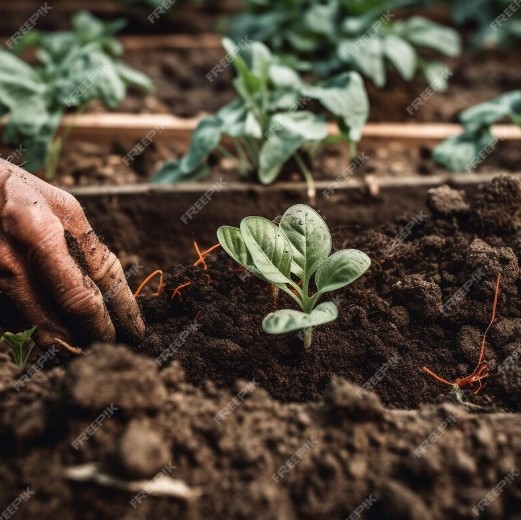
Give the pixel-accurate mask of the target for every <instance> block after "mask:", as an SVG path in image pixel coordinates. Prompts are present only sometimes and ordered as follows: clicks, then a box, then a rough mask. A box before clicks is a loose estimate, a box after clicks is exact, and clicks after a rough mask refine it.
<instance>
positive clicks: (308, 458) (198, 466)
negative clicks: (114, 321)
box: [0, 177, 521, 520]
mask: <svg viewBox="0 0 521 520" xmlns="http://www.w3.org/2000/svg"><path fill="white" fill-rule="evenodd" d="M150 201H151V203H152V204H155V202H156V201H155V200H154V198H151V199H150ZM271 204H273V202H271ZM269 205H270V204H267V206H269ZM322 205H323V210H324V214H325V215H326V216H328V215H336V216H337V218H340V216H339V213H340V212H339V211H338V209H339V208H338V207H336V206H335V205H334V204H330V205H329V206H327V205H326V204H322ZM414 205H417V207H418V211H417V212H414V211H410V209H407V210H405V211H406V213H408V215H407V216H405V215H404V216H403V217H400V218H399V219H398V220H397V221H395V222H393V221H394V219H392V220H390V221H389V223H388V224H385V225H384V226H378V227H377V228H375V229H373V230H369V231H366V232H357V231H356V230H355V229H353V228H351V227H349V226H346V227H337V225H336V223H334V222H332V220H334V219H333V218H329V217H328V218H329V222H330V225H331V226H332V228H333V234H334V237H335V246H336V247H344V246H347V247H358V248H360V249H362V250H364V251H366V252H367V253H368V254H369V255H370V256H371V257H372V259H373V265H372V267H371V269H370V271H369V272H368V273H367V274H366V275H364V276H363V277H362V278H360V279H359V280H358V281H357V282H355V283H354V284H353V285H352V286H351V287H349V288H348V289H346V290H345V291H341V292H340V294H339V300H338V304H339V306H340V317H339V320H337V322H335V323H334V324H331V325H328V326H325V327H322V328H318V329H317V330H316V334H315V342H314V344H313V346H312V349H311V350H310V351H309V352H306V353H302V351H301V349H300V345H299V343H298V342H297V341H296V340H295V338H294V337H293V335H290V336H288V337H279V338H272V337H267V336H266V335H265V334H264V333H263V332H262V331H261V330H260V321H261V318H262V315H263V313H265V312H268V311H270V310H271V309H272V308H273V302H272V300H271V299H270V296H269V293H268V291H267V289H266V287H265V286H263V284H261V283H260V282H257V281H255V280H254V279H252V278H247V279H246V281H245V282H241V281H240V280H239V278H238V277H239V276H240V273H237V272H235V271H234V269H233V264H232V263H231V262H229V261H228V260H227V259H226V258H225V257H224V255H223V254H215V255H213V256H212V258H211V259H209V262H208V264H209V273H210V275H211V277H212V280H211V282H210V283H208V282H207V281H206V280H205V279H204V277H202V276H201V271H200V270H199V269H195V268H183V267H180V266H177V267H173V268H171V269H170V270H169V273H170V274H169V276H168V279H167V289H166V291H165V292H164V293H163V295H162V296H160V297H159V298H156V299H154V298H146V297H143V298H142V304H143V310H144V313H145V316H146V317H147V320H148V323H149V327H148V332H147V338H146V339H145V341H144V342H143V343H142V344H141V345H139V346H137V347H135V348H134V351H137V352H138V353H141V354H138V353H136V352H134V353H132V352H131V351H129V350H128V349H127V348H125V347H123V346H119V347H115V346H112V345H101V344H98V345H96V346H93V347H92V348H91V349H89V350H88V353H87V355H85V356H82V357H80V358H79V359H76V360H74V361H73V362H72V363H71V364H70V365H69V366H65V367H55V368H51V369H50V368H49V367H46V368H45V370H43V371H40V372H38V373H37V374H35V375H34V376H33V377H32V378H31V380H30V381H29V382H28V383H27V384H26V385H25V386H24V387H23V388H22V390H21V391H20V392H17V391H16V390H15V389H14V388H13V385H14V384H16V382H17V381H18V380H19V379H18V378H19V377H20V375H21V374H20V372H19V371H18V370H17V369H16V368H15V367H14V365H13V364H12V363H11V361H10V360H9V358H8V356H7V351H6V349H5V346H2V347H0V457H1V460H2V463H1V464H0V479H1V482H2V486H0V508H1V509H3V508H6V507H7V506H8V505H9V504H10V503H11V502H12V501H13V500H14V499H15V498H16V497H17V496H18V495H19V494H20V493H21V492H22V491H23V490H26V489H27V487H28V486H29V488H30V489H31V490H32V491H33V492H34V495H32V497H31V498H30V499H29V500H27V501H24V502H23V503H22V504H21V505H20V506H19V509H20V510H19V512H18V513H17V515H16V516H17V518H21V519H26V518H44V519H47V518H49V519H50V518H60V519H62V518H63V519H65V520H69V519H75V520H76V519H94V518H103V519H104V518H107V519H112V518H129V519H149V518H154V519H156V518H157V519H166V518H172V517H176V518H186V519H190V520H199V519H203V518H205V519H206V518H212V519H216V520H221V519H223V520H224V519H226V520H235V519H237V520H239V519H245V518H255V519H257V518H258V519H262V520H264V519H276V520H287V519H290V520H297V519H298V520H301V519H304V520H317V519H318V520H322V519H324V520H326V519H327V520H329V519H339V520H342V519H345V518H349V515H352V514H354V512H355V510H357V508H358V507H359V506H360V505H361V504H362V503H364V501H365V504H366V507H363V509H364V512H363V514H364V516H363V517H364V518H367V519H369V520H402V519H411V520H412V519H414V520H416V519H418V518H422V519H433V520H438V519H440V520H445V519H470V518H475V514H474V513H473V509H475V508H476V505H477V504H478V503H480V501H481V500H482V499H484V497H485V496H486V495H487V494H488V493H490V492H491V491H492V490H493V489H494V488H496V486H497V485H498V483H499V482H503V484H504V489H503V492H502V493H501V494H500V496H499V497H498V498H496V499H495V500H493V501H491V502H492V503H491V504H490V505H487V506H486V507H485V506H484V507H483V513H482V514H483V518H489V519H497V520H499V519H512V520H519V511H520V510H521V484H520V480H519V478H516V477H515V475H516V474H517V473H519V469H520V468H519V460H521V441H520V438H519V431H520V428H521V419H520V418H519V414H518V413H504V412H501V410H510V411H513V412H519V410H520V405H521V402H520V400H519V395H520V387H521V377H520V367H519V363H517V364H515V363H512V364H507V368H504V369H503V370H501V371H500V373H498V368H497V367H498V364H501V363H503V362H504V361H505V360H506V359H507V357H508V356H509V355H515V353H516V352H519V348H520V347H519V343H518V341H517V336H518V332H519V328H520V327H521V311H520V310H519V308H520V306H519V293H518V289H519V282H520V277H519V265H518V258H519V255H520V254H521V249H520V247H521V246H520V244H521V242H520V241H519V233H520V229H521V228H520V225H521V220H520V216H521V215H520V213H521V183H519V182H518V181H514V180H513V179H510V178H508V177H500V178H497V179H495V180H494V181H492V182H491V183H490V184H489V185H486V186H484V187H483V188H482V189H480V190H478V191H477V192H474V193H473V194H469V195H465V194H464V193H459V192H455V191H453V190H452V191H451V190H450V189H449V188H439V189H437V190H435V191H434V192H431V193H430V195H429V199H428V204H427V205H428V207H429V208H430V211H429V212H427V211H426V210H425V209H424V208H425V207H424V206H423V204H421V200H416V201H412V202H411V203H410V204H409V206H408V207H409V208H412V207H414ZM211 206H212V204H209V205H208V209H210V208H211ZM403 206H404V209H405V204H404V205H403ZM335 207H336V209H335ZM369 208H370V206H369ZM369 208H368V211H369V212H370V211H371V210H370V209H369ZM420 209H421V210H423V212H424V219H423V221H422V222H419V223H418V224H417V225H415V226H414V227H413V229H412V233H411V234H410V235H409V236H407V237H404V239H403V240H402V241H400V240H396V239H395V240H394V241H393V238H395V237H396V234H397V233H399V232H400V231H401V230H402V229H403V228H404V226H405V225H406V224H407V222H409V221H410V220H411V218H414V217H416V219H417V221H418V213H419V211H420ZM175 211H176V210H173V212H174V213H175ZM232 213H233V212H232ZM398 213H399V212H397V211H396V210H395V214H398ZM263 214H264V212H263ZM265 214H266V216H270V217H271V216H274V215H272V214H268V212H267V211H266V213H265ZM211 215H212V214H211V212H206V211H203V212H201V215H200V217H201V218H202V217H204V220H205V221H206V227H207V228H213V232H215V227H217V226H218V225H219V224H220V223H221V222H217V221H215V219H214V220H213V221H212V217H211ZM228 218H229V217H228ZM422 218H423V217H422ZM121 222H122V221H121ZM121 222H118V221H114V222H113V225H114V226H119V225H120V224H121ZM199 222H200V221H199ZM391 222H393V223H391ZM235 223H236V224H237V222H235ZM198 225H200V223H199V224H197V225H195V226H194V227H195V228H196V229H197V226H198ZM163 231H165V230H163ZM186 234H187V233H185V235H186ZM151 238H152V237H151ZM172 240H173V241H175V236H173V237H172ZM109 242H110V241H109ZM181 242H182V241H181ZM185 242H186V240H185ZM137 253H139V252H137ZM185 254H187V255H188V253H187V252H185ZM479 270H482V271H483V275H484V276H483V277H482V278H481V279H480V280H479V281H477V282H476V283H475V284H473V285H472V287H471V288H470V291H469V293H468V294H467V295H466V296H465V297H464V299H463V300H462V301H461V302H460V303H459V304H458V305H455V306H453V308H452V310H451V311H449V312H447V313H446V314H445V315H444V314H442V312H441V309H442V305H443V302H445V301H446V300H447V299H448V298H449V297H450V296H451V295H453V294H454V292H455V291H456V290H457V289H458V288H460V287H461V286H462V285H463V284H464V283H465V281H467V280H468V279H469V278H470V277H471V276H472V275H473V274H474V273H475V272H476V271H479ZM498 272H500V273H501V275H502V278H501V290H500V298H499V304H498V315H497V321H496V323H495V324H494V326H493V327H492V329H491V332H490V334H489V340H488V344H487V350H486V357H487V359H488V361H489V362H490V368H491V375H490V378H489V379H488V380H487V384H486V386H485V387H484V389H483V390H482V392H481V394H480V395H479V396H478V397H474V396H472V395H470V394H469V393H466V394H465V395H464V399H465V400H468V401H469V402H471V403H475V404H478V405H479V406H481V407H482V408H475V407H470V405H468V406H464V405H461V404H460V405H457V404H455V397H454V395H453V394H452V393H451V391H450V388H448V387H445V386H443V385H440V384H438V383H436V382H435V381H434V380H431V379H430V378H429V377H428V376H427V375H426V374H423V373H422V372H421V366H422V365H424V364H425V365H428V366H429V367H430V368H431V369H433V370H435V371H437V372H439V373H440V374H442V375H443V376H445V377H447V378H449V379H452V378H454V377H456V376H461V375H464V374H468V373H469V372H470V371H472V369H473V367H474V364H475V361H476V354H477V350H478V347H479V341H480V335H481V332H482V331H483V329H484V327H485V326H486V324H487V322H488V320H489V316H490V310H491V309H490V307H491V302H492V297H493V285H494V282H495V278H496V275H497V273H498ZM187 279H191V280H192V281H193V285H192V286H190V287H188V288H187V289H186V290H185V291H184V292H183V301H182V303H179V302H174V303H172V302H170V301H169V300H168V298H167V296H168V294H169V293H170V292H171V290H172V288H173V287H174V286H175V285H176V284H177V283H180V282H183V281H185V280H187ZM283 303H285V302H283V301H280V305H282V304H283ZM2 312H3V310H2ZM195 319H196V320H197V323H198V324H199V325H200V326H199V328H198V330H197V331H193V332H191V333H189V334H188V335H185V340H186V341H185V342H184V343H183V342H179V338H180V337H181V336H180V333H181V332H182V331H184V330H186V329H187V327H188V326H189V325H190V324H193V323H194V320H195ZM176 340H177V341H178V342H177V344H175V343H174V345H173V346H174V347H177V353H175V354H174V355H173V357H172V359H173V358H177V361H175V362H171V361H172V359H170V360H169V361H168V362H167V363H165V365H164V367H163V368H162V369H161V370H159V369H158V366H157V364H156V363H155V362H154V360H153V359H150V358H149V356H151V355H152V356H154V357H155V356H157V355H159V354H161V352H163V351H164V349H165V348H167V347H168V346H169V345H172V343H173V342H175V341H176ZM38 355H39V353H34V357H35V358H36V357H37V356H38ZM394 356H398V358H397V361H395V362H392V361H393V357H394ZM389 365H391V366H389ZM386 366H387V369H385V370H384V373H383V376H382V377H381V378H377V379H379V380H377V381H376V380H374V379H373V380H371V377H374V376H375V374H376V373H377V371H378V370H379V369H380V370H382V369H383V367H386ZM181 367H184V370H183V368H181ZM184 371H186V375H185V374H184ZM252 378H255V383H256V385H257V387H255V386H254V385H252ZM368 382H370V386H371V387H372V390H374V392H376V393H373V392H372V391H369V387H368V386H367V385H366V390H368V391H367V392H362V389H361V388H360V386H357V384H366V383H368ZM288 401H291V402H288ZM295 401H297V402H295ZM380 401H382V402H383V404H381V402H380ZM438 401H439V404H431V405H425V404H422V403H425V402H431V403H435V402H438ZM441 401H445V402H443V403H441ZM446 401H450V403H449V402H446ZM230 403H231V404H230ZM111 405H113V406H115V407H116V408H117V411H116V412H115V413H114V415H113V416H111V417H110V418H107V419H106V420H105V421H104V422H103V423H102V425H101V427H100V428H99V429H98V428H97V429H96V431H95V432H94V433H93V434H92V435H90V436H89V438H88V439H87V440H86V441H85V442H84V443H83V444H82V445H81V446H80V448H79V449H78V450H75V449H74V448H73V447H72V446H71V443H73V442H74V441H75V440H76V439H77V437H78V435H79V434H80V433H81V432H82V431H84V430H85V428H87V427H89V425H91V423H92V422H93V421H94V420H95V419H96V417H98V416H99V415H100V413H102V412H103V411H104V410H106V409H107V407H110V406H111ZM417 406H419V409H418V410H409V411H408V410H395V411H392V410H390V409H389V408H415V407H417ZM223 409H227V410H228V411H229V413H228V412H227V413H226V414H224V413H223V412H222V410H223ZM492 411H494V412H495V413H492V414H487V413H485V414H478V412H492ZM424 443H426V445H425V444H424ZM422 444H424V445H425V446H426V447H425V448H424V449H418V447H419V446H421V445H422ZM289 459H291V462H289V463H288V462H287V461H288V460H289ZM85 462H98V463H100V464H101V466H102V469H103V470H104V471H105V472H108V473H110V474H112V475H116V476H119V477H120V478H124V479H134V480H135V479H140V478H147V477H151V476H153V475H155V474H157V473H159V472H160V471H161V470H162V468H164V467H165V466H166V465H167V464H168V463H169V462H171V463H172V464H173V465H174V466H175V470H174V471H173V473H172V477H173V478H177V479H181V480H183V481H184V482H185V483H186V484H188V485H189V486H190V487H191V488H192V489H194V490H196V491H197V492H198V493H199V496H194V497H193V498H192V500H190V501H188V502H187V501H184V500H178V499H172V498H157V497H149V498H148V499H147V500H145V501H144V502H143V503H142V504H141V505H139V506H138V507H137V509H134V508H132V507H131V506H130V505H129V501H130V500H131V499H132V498H133V497H134V496H135V493H134V492H125V491H121V490H116V489H113V488H110V487H108V488H106V487H102V486H98V485H96V484H93V483H86V482H83V483H80V482H76V483H74V482H71V481H70V480H68V479H67V478H66V477H65V472H66V470H67V469H68V468H70V467H71V466H74V465H77V464H82V463H85ZM283 465H286V466H285V467H286V469H288V471H287V474H286V470H285V469H284V468H283V469H282V470H281V469H280V468H281V467H282V466H283ZM290 468H291V469H290ZM504 479H506V480H504ZM512 480H513V481H512ZM502 487H503V485H502ZM496 489H497V488H496ZM358 511H360V510H358ZM351 518H355V517H353V516H351Z"/></svg>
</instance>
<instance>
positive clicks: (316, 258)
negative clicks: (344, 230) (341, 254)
mask: <svg viewBox="0 0 521 520" xmlns="http://www.w3.org/2000/svg"><path fill="white" fill-rule="evenodd" d="M280 227H281V229H282V231H284V234H285V235H286V236H287V237H288V240H289V242H290V244H291V246H292V251H293V263H292V266H291V271H292V272H293V273H294V274H295V275H296V276H298V277H299V278H300V279H301V280H303V282H304V284H307V283H308V282H309V280H310V278H311V276H313V273H314V272H315V271H316V270H317V269H318V266H319V265H320V264H321V263H322V262H323V261H324V260H325V259H326V258H327V257H328V256H329V253H330V252H331V233H330V232H329V228H328V227H327V224H326V223H325V221H324V219H323V218H322V217H321V216H320V214H319V213H318V212H316V211H315V210H314V209H313V208H310V207H309V206H307V205H306V204H295V205H294V206H291V208H289V209H288V210H287V211H286V213H284V215H283V216H282V220H281V221H280Z"/></svg>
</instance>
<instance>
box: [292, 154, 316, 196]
mask: <svg viewBox="0 0 521 520" xmlns="http://www.w3.org/2000/svg"><path fill="white" fill-rule="evenodd" d="M295 160H296V161H297V164H298V166H299V168H300V171H301V172H302V175H303V176H304V179H305V181H306V183H307V185H308V198H309V202H310V203H311V205H312V206H314V205H315V196H316V189H315V181H314V180H313V175H312V174H311V172H310V171H309V170H308V167H307V166H306V163H305V162H304V159H302V157H301V156H300V154H299V153H298V152H295Z"/></svg>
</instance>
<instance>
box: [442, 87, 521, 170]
mask: <svg viewBox="0 0 521 520" xmlns="http://www.w3.org/2000/svg"><path fill="white" fill-rule="evenodd" d="M503 119H510V120H511V121H512V122H513V123H514V124H516V125H518V126H520V127H521V90H513V91H511V92H507V93H505V94H502V95H501V96H499V97H497V98H495V99H492V100H490V101H485V102H484V103H479V104H478V105H475V106H473V107H470V108H468V109H467V110H464V111H463V112H462V113H461V114H460V121H461V123H462V124H463V132H462V133H461V134H459V135H456V136H454V137H449V138H448V139H446V140H445V141H443V142H442V143H441V144H439V145H438V146H437V147H436V148H435V149H434V151H433V157H434V160H435V161H436V162H438V163H439V164H441V165H442V166H445V167H446V168H448V169H449V170H451V171H454V172H462V171H467V172H470V171H471V170H474V169H475V167H476V166H477V165H478V164H479V163H480V162H481V161H482V160H483V159H484V158H485V157H486V156H487V155H489V153H490V151H491V150H492V149H493V148H494V146H495V145H496V143H497V141H498V138H497V137H494V136H493V135H492V131H491V127H492V125H493V124H494V123H497V122H499V121H501V120H503Z"/></svg>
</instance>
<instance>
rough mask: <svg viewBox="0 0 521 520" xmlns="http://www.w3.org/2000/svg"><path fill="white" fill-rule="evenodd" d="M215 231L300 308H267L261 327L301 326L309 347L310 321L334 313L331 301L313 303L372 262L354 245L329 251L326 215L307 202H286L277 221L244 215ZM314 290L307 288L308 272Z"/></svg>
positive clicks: (319, 322)
mask: <svg viewBox="0 0 521 520" xmlns="http://www.w3.org/2000/svg"><path fill="white" fill-rule="evenodd" d="M217 237H218V239H219V242H220V244H221V246H222V247H223V249H224V250H225V251H226V252H227V253H228V254H229V255H230V256H231V257H232V258H233V259H234V260H235V261H236V262H238V263H239V264H241V265H242V266H243V267H244V268H246V269H247V270H248V271H250V272H251V273H252V274H254V275H255V276H257V277H258V278H260V279H261V280H264V281H265V282H268V283H271V284H273V285H274V286H275V287H277V288H278V289H280V290H282V291H284V292H285V293H286V294H288V295H289V296H290V297H291V298H292V299H293V300H295V302H296V303H297V304H298V305H299V307H300V309H301V311H296V310H293V309H281V310H278V311H276V312H273V313H270V314H268V315H267V316H266V317H265V318H264V320H263V322H262V328H263V329H264V331H265V332H267V333H268V334H285V333H288V332H292V331H296V330H303V331H304V348H309V347H310V345H311V339H312V330H313V328H314V327H317V326H319V325H323V324H325V323H329V322H331V321H333V320H335V319H336V318H337V316H338V309H337V307H336V305H335V304H334V303H333V302H323V303H321V304H319V305H317V303H318V301H319V299H320V298H321V297H322V296H323V295H324V294H326V293H328V292H332V291H336V290H338V289H341V288H342V287H345V286H346V285H348V284H350V283H351V282H353V281H354V280H356V279H357V278H358V277H360V276H361V275H362V274H363V273H364V272H365V271H366V270H367V269H368V268H369V266H370V265H371V260H370V259H369V257H368V256H367V255H366V254H365V253H362V252H361V251H358V250H356V249H342V250H340V251H336V252H335V253H333V254H332V255H331V256H330V253H331V246H332V240H331V233H330V232H329V228H328V226H327V224H326V223H325V221H324V219H323V218H322V217H321V216H320V215H319V214H318V213H317V212H316V211H315V210H314V209H312V208H310V207H309V206H306V205H305V204H296V205H295V206H292V207H291V208H289V209H288V210H287V211H286V212H285V213H284V215H283V216H282V219H281V220H280V224H279V225H276V224H274V223H273V222H271V221H270V220H268V219H265V218H263V217H246V218H244V219H243V220H242V221H241V225H240V228H235V227H231V226H222V227H220V228H219V229H218V231H217ZM313 275H314V278H315V280H314V281H315V286H316V291H315V292H314V293H313V294H311V284H312V277H313Z"/></svg>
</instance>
